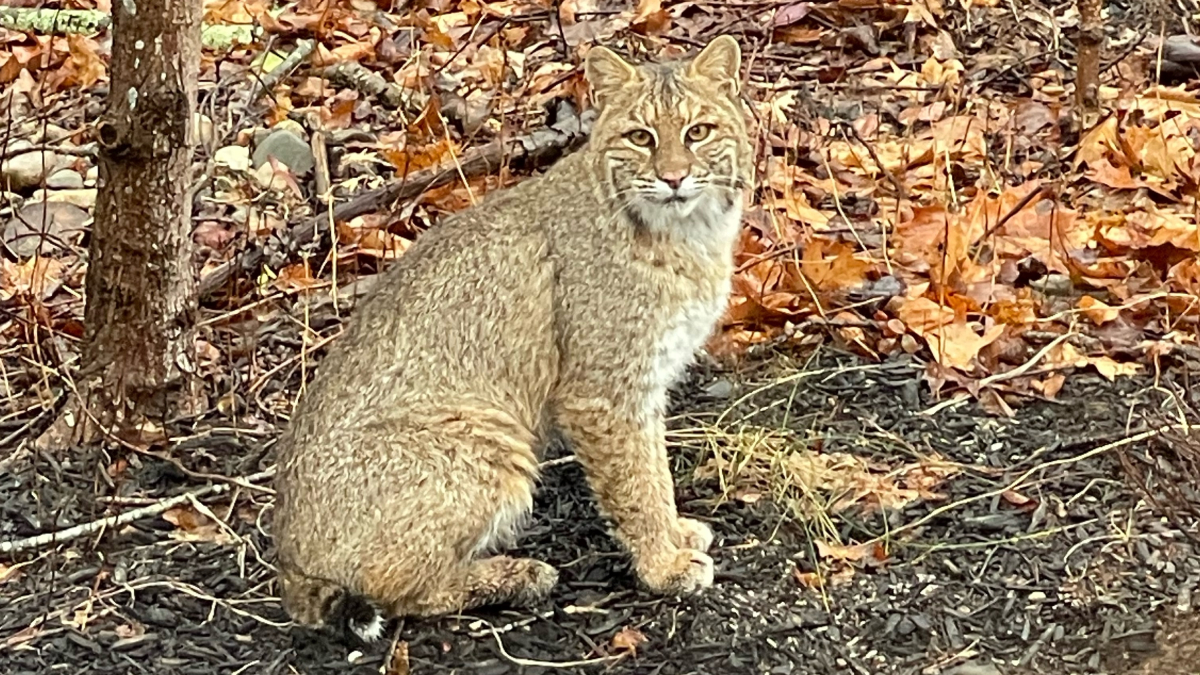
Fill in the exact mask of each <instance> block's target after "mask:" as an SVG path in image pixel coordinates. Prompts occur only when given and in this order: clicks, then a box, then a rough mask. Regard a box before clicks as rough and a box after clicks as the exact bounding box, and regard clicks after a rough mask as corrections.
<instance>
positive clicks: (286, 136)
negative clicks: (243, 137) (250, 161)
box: [254, 131, 314, 175]
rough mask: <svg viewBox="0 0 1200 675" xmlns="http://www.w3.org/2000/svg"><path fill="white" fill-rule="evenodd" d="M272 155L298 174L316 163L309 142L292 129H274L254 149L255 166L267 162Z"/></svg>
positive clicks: (305, 171) (310, 168) (308, 169)
mask: <svg viewBox="0 0 1200 675" xmlns="http://www.w3.org/2000/svg"><path fill="white" fill-rule="evenodd" d="M270 157H274V158H275V160H276V161H278V162H279V163H280V164H285V165H287V167H288V168H289V169H291V170H292V173H294V174H296V175H303V174H306V173H308V172H309V171H311V170H312V168H313V165H314V161H313V155H312V148H310V147H309V145H308V142H307V141H305V140H304V139H303V138H301V137H300V136H297V135H296V134H294V133H292V132H290V131H274V132H272V133H271V135H270V136H267V138H266V139H265V140H263V142H262V143H260V144H259V145H258V147H257V148H255V149H254V166H255V168H257V167H260V166H262V165H263V164H266V163H267V159H268V158H270Z"/></svg>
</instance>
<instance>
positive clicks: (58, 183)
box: [46, 169, 84, 190]
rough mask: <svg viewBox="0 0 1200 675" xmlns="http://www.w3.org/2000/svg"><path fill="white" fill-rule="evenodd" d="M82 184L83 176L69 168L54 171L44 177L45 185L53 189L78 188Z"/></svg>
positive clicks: (81, 186) (80, 187)
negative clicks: (47, 176)
mask: <svg viewBox="0 0 1200 675" xmlns="http://www.w3.org/2000/svg"><path fill="white" fill-rule="evenodd" d="M83 186H84V185H83V176H81V175H79V172H78V171H72V170H71V169H63V170H62V171H55V172H54V174H53V175H51V176H50V177H49V178H47V179H46V187H48V188H53V189H55V190H80V189H82V188H83Z"/></svg>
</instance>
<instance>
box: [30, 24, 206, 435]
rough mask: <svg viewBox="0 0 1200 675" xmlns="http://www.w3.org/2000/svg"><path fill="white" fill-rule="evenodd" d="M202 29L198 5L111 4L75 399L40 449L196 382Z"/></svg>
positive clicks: (136, 418) (155, 404) (125, 422)
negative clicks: (195, 138) (195, 209)
mask: <svg viewBox="0 0 1200 675" xmlns="http://www.w3.org/2000/svg"><path fill="white" fill-rule="evenodd" d="M200 18H201V0H117V1H116V2H114V3H113V29H112V35H113V47H112V53H113V56H112V66H111V87H110V90H109V95H108V102H107V109H106V111H105V113H104V115H103V117H102V118H101V120H100V122H99V124H98V126H97V135H98V137H99V138H98V140H99V146H100V154H99V173H100V182H99V193H98V195H97V201H96V213H95V225H94V226H93V229H92V234H91V242H90V245H89V249H88V252H89V261H88V271H87V281H86V284H87V285H86V295H87V306H86V309H85V313H84V325H85V336H84V348H83V354H82V368H81V369H80V372H79V377H78V378H77V382H76V393H77V394H78V396H74V397H72V401H71V402H70V403H68V406H67V409H66V410H65V411H64V413H63V415H62V416H61V417H60V418H59V420H58V421H57V422H56V423H55V425H54V426H53V427H52V428H51V429H50V431H48V432H47V433H46V435H44V436H43V438H42V443H41V445H43V447H46V446H58V447H63V446H66V445H72V444H77V443H81V442H90V441H93V440H95V438H96V437H97V435H98V434H99V433H101V432H104V433H107V432H109V431H118V430H122V429H126V428H128V427H130V426H131V425H135V424H138V423H139V422H140V421H141V420H142V419H143V418H144V416H146V415H151V416H156V415H163V414H166V412H167V404H166V401H167V400H168V399H167V397H164V396H162V394H164V392H166V391H167V389H168V388H169V387H170V386H171V385H173V384H176V383H178V382H179V381H180V379H181V376H182V375H184V374H185V373H188V372H191V370H192V361H193V354H194V346H193V340H194V325H195V313H196V311H195V302H196V300H195V293H194V285H195V279H194V274H193V270H192V237H191V213H192V200H191V192H190V187H191V178H192V171H191V164H192V145H191V136H192V134H191V127H192V125H193V113H194V111H195V108H196V87H197V78H198V73H199V66H200ZM96 424H98V425H99V426H98V427H97V426H95V425H96Z"/></svg>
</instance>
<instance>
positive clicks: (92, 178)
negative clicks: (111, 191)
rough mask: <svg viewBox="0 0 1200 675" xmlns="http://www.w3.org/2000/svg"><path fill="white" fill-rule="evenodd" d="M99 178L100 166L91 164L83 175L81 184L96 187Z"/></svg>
mask: <svg viewBox="0 0 1200 675" xmlns="http://www.w3.org/2000/svg"><path fill="white" fill-rule="evenodd" d="M97 180H100V167H98V166H93V167H90V168H88V170H87V173H86V174H84V176H83V184H84V186H85V187H96V181H97Z"/></svg>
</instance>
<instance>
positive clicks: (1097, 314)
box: [1079, 295, 1121, 326]
mask: <svg viewBox="0 0 1200 675" xmlns="http://www.w3.org/2000/svg"><path fill="white" fill-rule="evenodd" d="M1079 309H1080V311H1081V312H1083V315H1084V316H1086V317H1087V318H1088V321H1091V322H1092V323H1094V324H1096V325H1097V326H1103V325H1104V324H1106V323H1108V322H1109V321H1116V319H1117V317H1119V316H1120V315H1121V308H1120V307H1113V306H1111V305H1107V304H1105V303H1103V302H1101V301H1100V300H1097V299H1096V298H1093V297H1092V296H1090V295H1085V296H1083V297H1082V298H1080V299H1079Z"/></svg>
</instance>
